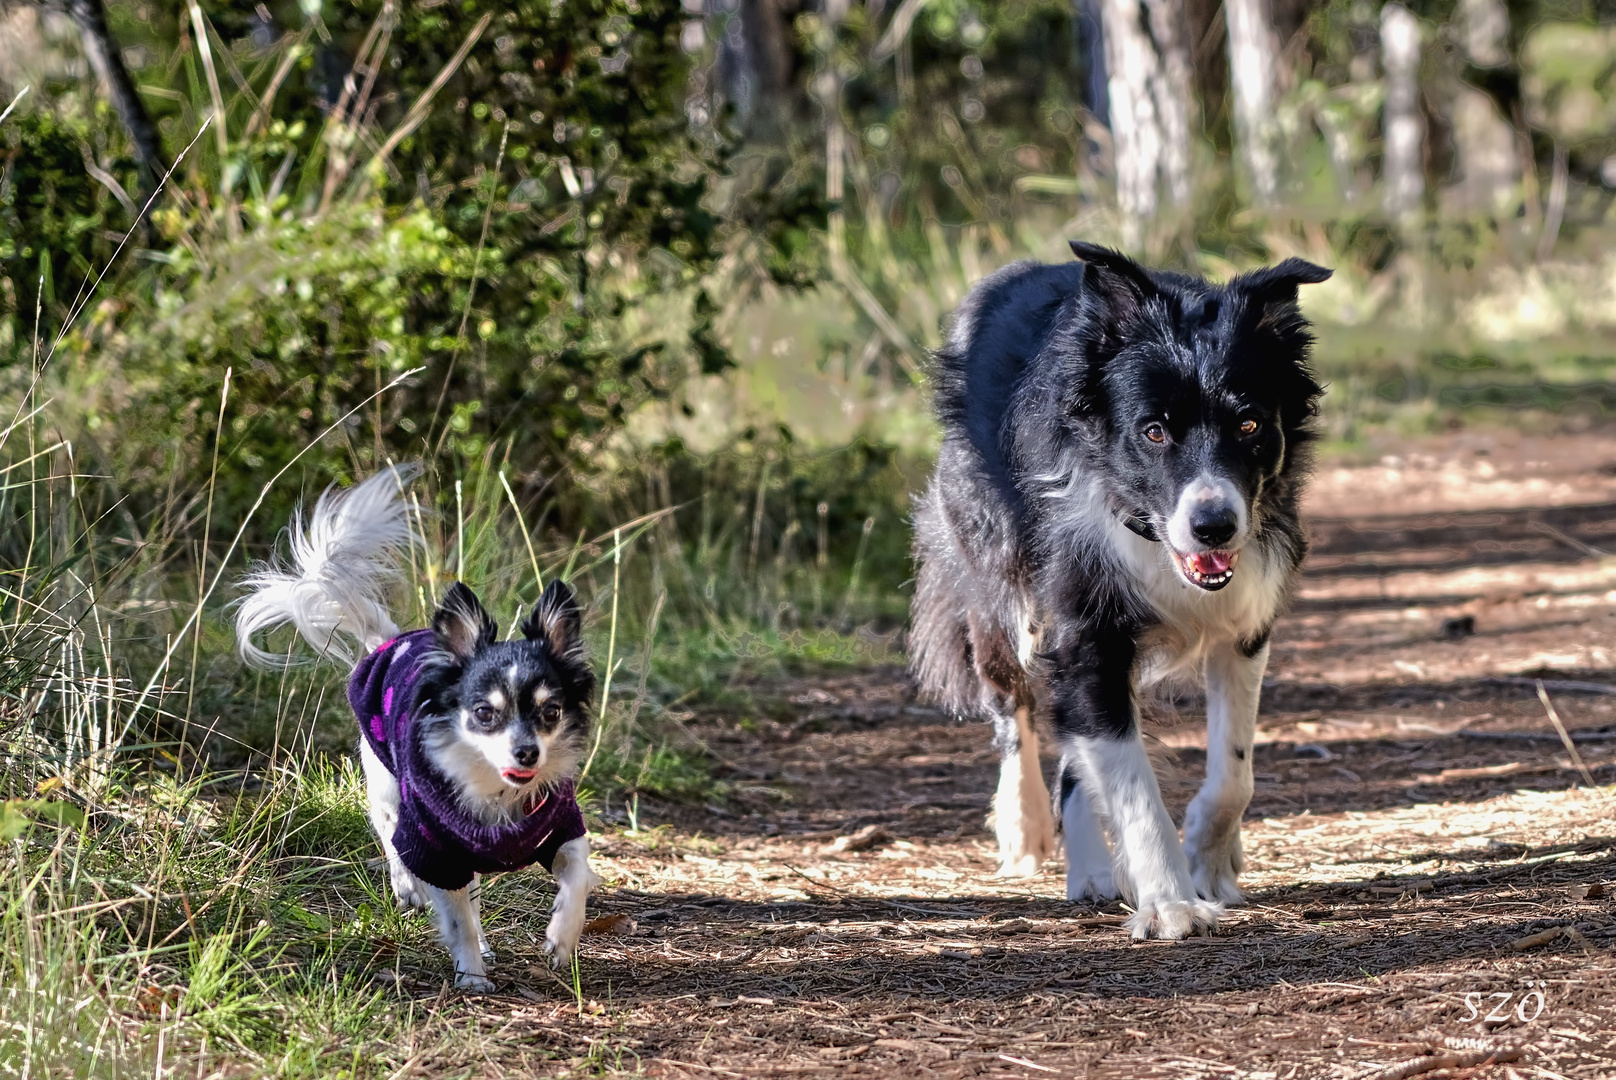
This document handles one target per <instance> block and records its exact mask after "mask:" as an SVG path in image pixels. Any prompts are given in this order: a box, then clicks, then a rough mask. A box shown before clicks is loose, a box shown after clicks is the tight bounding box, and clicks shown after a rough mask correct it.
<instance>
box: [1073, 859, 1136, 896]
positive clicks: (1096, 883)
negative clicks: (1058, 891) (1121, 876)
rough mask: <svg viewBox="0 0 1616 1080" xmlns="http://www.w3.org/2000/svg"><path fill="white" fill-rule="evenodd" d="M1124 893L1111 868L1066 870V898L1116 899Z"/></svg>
mask: <svg viewBox="0 0 1616 1080" xmlns="http://www.w3.org/2000/svg"><path fill="white" fill-rule="evenodd" d="M1121 895H1122V890H1120V889H1118V888H1117V879H1116V875H1115V874H1113V873H1112V872H1111V868H1110V867H1109V866H1107V867H1106V868H1104V869H1103V870H1102V869H1099V868H1098V867H1090V868H1087V869H1085V868H1082V867H1077V868H1072V869H1068V870H1067V871H1066V899H1068V900H1071V901H1074V902H1075V901H1078V900H1115V899H1116V898H1117V897H1119V896H1121Z"/></svg>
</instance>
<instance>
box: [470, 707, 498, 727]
mask: <svg viewBox="0 0 1616 1080" xmlns="http://www.w3.org/2000/svg"><path fill="white" fill-rule="evenodd" d="M471 715H472V716H473V717H475V718H476V720H477V722H478V723H479V724H488V723H492V722H493V721H494V718H495V717H497V716H499V710H498V709H495V708H494V707H493V706H492V705H490V704H488V703H487V702H483V703H482V704H481V705H478V706H477V707H476V708H475V709H473V710H471Z"/></svg>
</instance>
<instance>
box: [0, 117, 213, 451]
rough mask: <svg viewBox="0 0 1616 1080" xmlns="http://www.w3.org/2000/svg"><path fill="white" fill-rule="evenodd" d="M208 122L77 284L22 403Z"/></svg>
mask: <svg viewBox="0 0 1616 1080" xmlns="http://www.w3.org/2000/svg"><path fill="white" fill-rule="evenodd" d="M211 123H213V118H212V117H209V118H208V119H206V120H204V121H202V126H201V127H199V128H197V129H196V134H195V135H193V136H191V141H190V142H188V143H186V144H185V149H184V150H181V151H180V156H179V157H177V158H175V159H174V164H173V165H172V166H170V167H169V170H168V171H167V172H165V173H164V174H163V178H162V179H161V180H159V181H158V182H157V186H156V187H155V188H154V189H153V190H152V193H151V198H149V199H147V200H146V205H144V206H142V207H141V208H140V217H139V218H138V219H137V221H136V223H135V224H134V225H131V226H129V231H128V232H126V233H124V234H123V239H122V240H119V241H118V246H117V247H116V248H114V249H113V250H112V255H111V256H110V257H108V259H107V263H106V265H105V266H103V267H102V268H101V272H100V273H99V274H97V275H96V278H95V282H94V283H93V284H91V285H90V286H89V288H88V290H86V289H84V287H83V286H80V295H79V296H78V297H77V298H75V300H74V302H73V307H71V308H70V309H69V310H68V313H67V318H66V319H63V320H62V329H61V330H60V331H59V332H58V333H57V335H56V340H54V341H53V342H51V348H50V352H49V353H47V354H46V355H45V361H44V363H39V362H38V356H37V351H36V356H35V363H34V380H33V382H31V383H30V384H29V385H28V392H27V394H25V395H24V398H23V402H24V403H26V401H27V400H28V397H30V396H32V394H33V391H34V387H35V386H38V385H39V378H40V376H41V375H43V374H44V373H45V368H46V367H47V366H49V364H50V362H51V358H52V357H54V356H55V355H56V350H57V349H58V348H60V347H61V344H62V341H63V339H65V338H66V337H67V332H68V331H69V330H71V329H72V328H73V324H74V323H75V322H77V321H78V317H79V316H80V315H82V314H83V313H84V309H85V308H86V307H88V306H89V304H90V299H91V298H92V297H94V296H95V291H96V289H98V288H100V287H101V282H102V280H103V279H105V278H106V276H107V271H108V270H110V269H112V264H113V263H115V262H117V261H118V256H119V255H120V254H121V253H122V252H123V249H124V247H125V245H127V244H128V243H129V238H130V237H131V236H133V235H134V234H135V229H136V228H138V227H139V222H141V221H144V220H145V219H146V215H147V214H149V213H150V212H151V208H152V205H153V204H154V203H156V202H157V197H158V196H159V195H161V194H162V193H163V189H164V188H165V187H167V186H168V181H169V178H170V177H172V176H173V175H174V173H175V171H176V170H177V169H178V168H179V167H180V164H181V163H182V162H184V161H185V158H186V156H187V155H189V154H190V152H191V149H192V148H193V147H194V146H196V143H197V140H198V139H200V138H202V134H203V132H205V131H207V130H208V125H209V124H211ZM85 281H89V277H88V276H86V277H85ZM41 293H43V290H41ZM34 326H35V330H36V332H37V330H38V326H39V317H38V314H37V313H36V314H35V317H34ZM17 411H18V415H21V412H22V404H19V405H18V406H17ZM4 446H5V443H4V442H3V441H0V449H3V448H4Z"/></svg>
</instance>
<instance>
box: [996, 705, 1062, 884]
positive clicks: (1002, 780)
mask: <svg viewBox="0 0 1616 1080" xmlns="http://www.w3.org/2000/svg"><path fill="white" fill-rule="evenodd" d="M994 727H995V742H997V743H998V746H999V752H1000V754H1002V755H1003V756H1002V757H1001V758H1000V760H999V790H998V791H997V792H996V793H995V794H994V796H993V831H994V832H995V833H996V834H997V836H998V840H999V876H1000V877H1007V878H1024V877H1032V876H1034V875H1035V874H1037V873H1038V871H1039V870H1040V869H1042V868H1043V865H1044V860H1045V859H1048V858H1049V857H1050V856H1052V855H1054V854H1055V815H1054V812H1053V811H1052V810H1051V809H1050V805H1049V789H1048V788H1047V787H1045V786H1044V770H1043V766H1042V765H1041V764H1040V762H1039V760H1038V732H1037V730H1036V729H1034V727H1033V724H1032V710H1031V709H1028V708H1026V707H1025V706H1023V707H1021V708H1018V709H1016V711H1015V712H1014V713H1013V714H1012V715H1010V716H998V717H995V718H994Z"/></svg>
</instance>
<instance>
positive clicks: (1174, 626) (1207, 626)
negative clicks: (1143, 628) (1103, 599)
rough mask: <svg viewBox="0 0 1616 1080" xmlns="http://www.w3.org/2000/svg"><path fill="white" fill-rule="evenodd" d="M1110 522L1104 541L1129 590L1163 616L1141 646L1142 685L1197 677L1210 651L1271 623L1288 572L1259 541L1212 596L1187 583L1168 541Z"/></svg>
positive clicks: (1255, 634)
mask: <svg viewBox="0 0 1616 1080" xmlns="http://www.w3.org/2000/svg"><path fill="white" fill-rule="evenodd" d="M1105 520H1106V522H1107V524H1106V527H1105V541H1106V543H1107V544H1108V546H1109V547H1110V549H1111V552H1112V554H1113V556H1114V557H1115V559H1116V562H1117V565H1118V566H1119V568H1120V570H1121V571H1122V573H1124V574H1125V575H1127V577H1128V579H1129V582H1128V583H1129V585H1130V586H1131V589H1130V591H1131V592H1132V593H1133V594H1134V595H1135V596H1136V597H1137V598H1138V599H1139V600H1140V601H1142V602H1143V603H1144V604H1145V605H1147V606H1148V607H1149V609H1150V610H1151V612H1152V613H1154V614H1155V615H1156V616H1157V618H1158V619H1160V623H1159V624H1158V625H1157V626H1156V627H1155V628H1154V629H1153V630H1152V631H1151V632H1149V633H1147V634H1146V635H1145V636H1144V637H1142V638H1141V639H1140V641H1139V655H1140V665H1139V673H1140V681H1141V682H1142V683H1145V684H1149V683H1152V682H1156V681H1158V680H1160V679H1163V678H1168V677H1171V676H1175V675H1190V674H1197V673H1199V671H1200V668H1201V666H1202V663H1203V662H1204V661H1205V659H1206V655H1207V653H1208V652H1209V651H1210V650H1211V649H1213V648H1214V647H1216V646H1219V645H1226V644H1227V643H1229V642H1231V641H1234V642H1241V641H1251V640H1253V639H1255V638H1257V637H1258V636H1259V635H1261V634H1262V633H1263V631H1265V630H1266V629H1267V628H1268V627H1269V626H1270V625H1271V624H1272V623H1273V621H1274V615H1275V613H1276V612H1277V611H1278V610H1279V604H1280V600H1281V599H1282V598H1283V596H1284V592H1285V582H1286V577H1287V567H1286V566H1285V565H1284V564H1283V563H1282V562H1281V561H1280V560H1279V559H1278V558H1276V557H1275V556H1274V555H1273V554H1272V553H1271V552H1269V551H1268V550H1267V549H1266V548H1264V547H1263V546H1262V545H1261V544H1249V545H1247V546H1246V547H1245V548H1244V549H1243V550H1242V551H1241V553H1240V561H1239V564H1238V567H1237V569H1236V571H1235V575H1234V579H1233V580H1231V581H1230V582H1229V584H1228V585H1226V586H1224V587H1223V588H1222V589H1220V590H1218V591H1217V592H1207V591H1206V590H1205V589H1198V588H1196V587H1195V586H1194V585H1191V584H1190V583H1189V582H1187V581H1185V580H1184V576H1183V575H1182V574H1181V573H1179V572H1178V570H1177V569H1176V568H1175V567H1174V566H1173V564H1172V557H1171V556H1170V555H1169V554H1168V552H1167V548H1166V546H1165V545H1164V544H1162V543H1160V542H1157V541H1152V540H1147V539H1145V538H1144V537H1142V536H1139V535H1138V534H1136V533H1134V532H1132V531H1131V530H1130V529H1128V528H1127V526H1125V525H1123V524H1122V522H1121V521H1119V520H1117V519H1116V518H1115V517H1113V516H1109V515H1108V516H1107V518H1106V519H1105Z"/></svg>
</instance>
